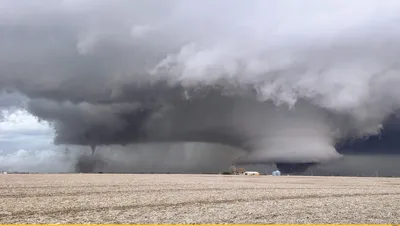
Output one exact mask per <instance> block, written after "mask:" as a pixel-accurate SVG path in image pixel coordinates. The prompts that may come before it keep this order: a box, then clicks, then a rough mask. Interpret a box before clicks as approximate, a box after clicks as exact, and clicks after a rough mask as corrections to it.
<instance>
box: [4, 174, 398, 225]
mask: <svg viewBox="0 0 400 226" xmlns="http://www.w3.org/2000/svg"><path fill="white" fill-rule="evenodd" d="M399 222H400V178H350V177H300V176H293V177H291V176H281V177H272V176H223V175H154V174H153V175H134V174H133V175H132V174H33V175H32V174H27V175H12V174H8V175H0V223H3V224H4V223H103V224H104V223H281V224H283V223H344V224H346V223H370V224H372V223H382V224H383V223H389V224H395V223H399Z"/></svg>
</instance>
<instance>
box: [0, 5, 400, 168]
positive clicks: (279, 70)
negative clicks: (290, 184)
mask: <svg viewBox="0 0 400 226" xmlns="http://www.w3.org/2000/svg"><path fill="white" fill-rule="evenodd" d="M399 12H400V3H399V2H398V1H392V0H388V1H385V2H380V1H376V0H363V1H358V0H355V1H351V2H349V1H344V0H339V1H337V0H335V1H324V2H323V3H321V2H320V1H316V0H306V1H302V2H301V3H300V2H297V1H292V0H284V1H274V0H273V1H261V0H252V1H239V0H237V1H236V0H233V1H227V0H217V1H211V0H205V1H204V0H202V1H200V0H194V1H190V2H188V1H184V0H172V1H168V2H164V1H159V0H139V1H128V0H126V1H124V0H122V1H106V0H96V1H94V0H93V1H91V0H85V1H72V0H51V1H50V0H47V1H46V0H45V1H40V2H35V1H0V35H1V37H2V38H1V41H0V48H1V49H2V51H1V53H0V89H2V90H9V91H12V92H14V93H19V94H20V95H23V96H25V97H26V98H27V99H28V102H27V104H26V109H27V110H28V111H29V112H30V113H31V114H33V115H35V116H37V117H38V118H40V119H42V120H46V121H48V122H51V124H52V126H53V127H54V129H55V143H56V144H68V145H91V146H93V147H95V146H99V145H127V144H134V143H149V142H150V143H151V142H208V143H218V144H224V145H230V146H234V147H238V148H241V149H244V150H246V151H248V152H250V155H249V156H248V157H247V158H246V159H242V161H244V162H246V161H247V162H266V161H272V162H274V161H275V162H321V161H325V160H329V159H332V158H336V157H339V154H338V153H336V150H335V148H334V147H335V145H336V144H337V143H338V142H340V141H342V140H346V139H352V138H359V137H363V136H365V135H372V134H376V133H379V132H380V131H381V129H382V124H384V122H385V120H386V119H387V118H388V117H389V116H390V115H391V114H392V113H393V112H395V111H396V110H397V109H398V108H399V107H400V98H399V96H400V95H399V94H400V93H399V89H397V88H396V87H398V86H399V85H400V77H399V76H398V72H399V65H400V64H399V60H398V59H399V56H400V45H399V44H400V43H399V42H400V41H399V40H400V39H399V38H400V29H398V24H399V22H400V13H399Z"/></svg>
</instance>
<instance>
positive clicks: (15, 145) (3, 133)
mask: <svg viewBox="0 0 400 226" xmlns="http://www.w3.org/2000/svg"><path fill="white" fill-rule="evenodd" d="M2 114H3V115H4V118H3V120H2V121H0V150H3V151H15V150H19V149H26V150H31V149H36V148H43V147H50V146H52V145H53V144H52V141H53V137H54V131H53V129H52V128H51V126H50V125H49V124H48V123H47V122H44V121H41V122H40V121H39V120H38V119H37V118H36V117H35V116H33V115H31V114H29V113H28V112H27V111H25V110H17V111H11V112H8V111H6V110H3V111H2Z"/></svg>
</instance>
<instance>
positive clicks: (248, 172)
mask: <svg viewBox="0 0 400 226" xmlns="http://www.w3.org/2000/svg"><path fill="white" fill-rule="evenodd" d="M243 175H246V176H260V173H259V172H253V171H245V172H244V173H243Z"/></svg>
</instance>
